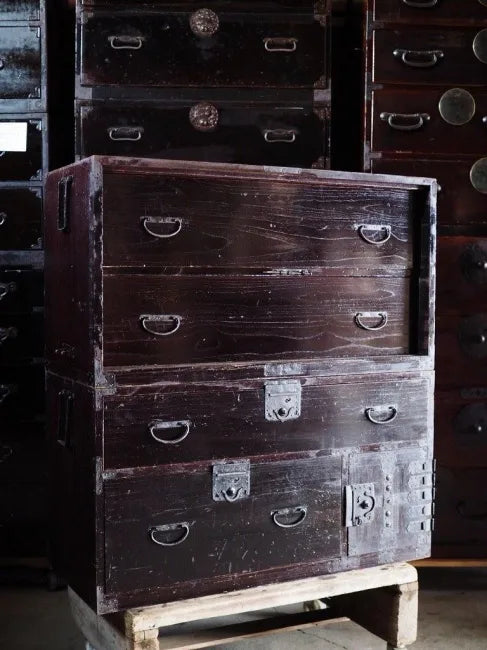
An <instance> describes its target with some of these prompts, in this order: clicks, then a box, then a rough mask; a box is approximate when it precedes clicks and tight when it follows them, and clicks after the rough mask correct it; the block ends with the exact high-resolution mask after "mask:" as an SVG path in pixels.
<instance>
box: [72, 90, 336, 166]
mask: <svg viewBox="0 0 487 650" xmlns="http://www.w3.org/2000/svg"><path fill="white" fill-rule="evenodd" d="M297 103H298V105H296V102H295V103H294V104H291V103H288V104H287V105H286V103H285V102H283V103H282V104H281V105H279V103H277V105H276V102H273V103H272V104H265V103H257V102H255V103H254V102H253V103H250V102H241V101H240V102H239V101H235V100H233V101H232V100H230V99H228V100H226V101H225V100H222V99H219V98H213V97H211V95H210V96H209V94H208V93H206V94H201V98H200V99H199V100H182V101H180V102H169V101H168V102H165V103H160V102H159V103H155V104H154V103H151V104H150V105H148V104H144V105H142V104H134V103H132V102H130V103H123V102H116V103H114V102H106V103H101V102H99V103H95V104H93V105H88V106H87V105H84V106H83V105H82V106H79V107H78V114H77V147H76V149H77V150H76V153H77V155H78V156H79V157H80V158H84V157H86V156H90V155H92V154H108V155H115V156H134V157H145V158H175V159H178V158H179V159H182V160H208V161H215V162H231V163H248V164H266V165H272V164H281V165H282V164H285V165H297V166H302V167H311V165H313V164H316V165H317V166H321V167H324V166H325V159H326V157H327V156H328V121H327V119H326V112H325V109H324V108H321V109H320V107H316V110H315V109H314V108H313V106H312V105H311V103H304V104H303V103H301V105H299V102H297Z"/></svg>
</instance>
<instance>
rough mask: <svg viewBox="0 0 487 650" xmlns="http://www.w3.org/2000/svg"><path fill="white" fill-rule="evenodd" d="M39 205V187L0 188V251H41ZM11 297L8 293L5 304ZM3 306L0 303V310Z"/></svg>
mask: <svg viewBox="0 0 487 650" xmlns="http://www.w3.org/2000/svg"><path fill="white" fill-rule="evenodd" d="M0 160H1V159H0ZM42 203H43V189H42V186H41V185H37V184H36V185H32V184H29V185H27V184H23V185H17V186H12V185H11V186H8V185H0V250H3V251H19V250H27V251H29V250H38V249H40V248H42V244H43V241H42V233H43V224H42ZM12 295H13V294H12V292H10V294H9V302H10V300H11V299H12ZM3 304H6V303H5V302H4V303H3ZM3 304H2V302H0V311H2V308H3Z"/></svg>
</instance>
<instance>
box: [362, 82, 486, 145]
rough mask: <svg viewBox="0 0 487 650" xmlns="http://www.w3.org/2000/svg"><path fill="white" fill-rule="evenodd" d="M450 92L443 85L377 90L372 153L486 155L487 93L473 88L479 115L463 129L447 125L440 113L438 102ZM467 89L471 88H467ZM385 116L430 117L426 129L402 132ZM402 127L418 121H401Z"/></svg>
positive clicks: (373, 103)
mask: <svg viewBox="0 0 487 650" xmlns="http://www.w3.org/2000/svg"><path fill="white" fill-rule="evenodd" d="M447 90H449V88H448V87H446V86H443V87H441V88H437V89H429V88H428V89H424V90H423V89H422V90H416V89H414V90H403V89H400V90H399V89H398V90H391V89H387V90H386V89H384V90H376V91H374V93H373V96H372V119H373V123H374V128H373V133H372V140H371V146H372V150H373V151H383V152H384V153H392V152H402V153H409V154H411V153H413V152H414V154H415V155H418V156H421V155H422V154H423V155H424V154H427V155H438V154H443V155H447V156H448V155H450V156H452V155H455V156H456V155H458V153H459V151H461V153H462V154H463V155H469V154H477V155H478V157H479V158H480V157H482V156H483V155H484V154H485V148H484V146H483V143H484V142H485V139H486V125H485V123H484V122H483V118H484V117H485V116H487V92H485V91H484V90H479V89H475V88H470V91H471V94H472V96H473V98H474V100H475V102H476V113H475V115H474V116H473V118H472V119H471V121H470V122H468V123H467V124H464V125H463V126H453V125H451V124H448V123H447V122H445V121H444V120H443V119H442V117H441V115H440V113H439V110H438V103H439V101H440V99H441V97H442V96H443V94H444V93H445V92H446V91H447ZM466 90H468V88H467V89H466ZM383 113H389V114H407V115H413V116H415V115H418V114H420V115H429V117H430V119H429V120H427V119H423V126H422V127H421V128H419V129H417V130H414V131H400V130H396V129H394V128H391V126H389V124H388V122H387V120H383V119H381V117H380V116H381V115H382V114H383ZM398 121H399V122H400V123H401V125H402V124H404V123H406V125H410V124H411V122H414V123H415V124H416V123H419V120H418V118H412V119H409V120H406V121H405V120H404V119H402V120H401V119H400V120H398Z"/></svg>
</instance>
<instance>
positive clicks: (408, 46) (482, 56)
mask: <svg viewBox="0 0 487 650" xmlns="http://www.w3.org/2000/svg"><path fill="white" fill-rule="evenodd" d="M367 18H368V24H367V42H368V56H367V93H366V104H367V107H366V116H367V118H366V143H365V168H366V169H370V170H371V171H373V172H378V173H391V174H416V175H425V176H433V177H435V178H437V179H438V183H439V190H440V191H439V195H438V233H439V235H440V237H439V239H438V306H437V314H438V318H437V326H436V330H437V346H436V352H437V362H436V369H437V395H436V422H435V434H436V435H435V444H436V454H435V455H436V458H437V460H438V501H437V511H436V514H437V526H436V532H435V537H434V542H435V544H434V546H435V548H434V552H435V555H438V556H440V555H441V556H443V557H445V556H446V557H455V556H457V557H458V556H460V557H475V558H477V557H481V556H484V555H485V553H486V550H487V499H486V496H485V489H483V488H482V486H483V485H484V484H485V481H486V478H487V461H486V456H485V452H486V450H487V437H486V432H487V373H486V370H487V366H486V359H487V308H486V305H485V299H486V286H487V239H486V236H487V222H486V219H485V214H486V208H487V1H486V0H461V1H457V0H414V2H413V1H412V0H368V16H367Z"/></svg>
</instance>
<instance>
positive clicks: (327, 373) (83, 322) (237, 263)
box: [45, 157, 436, 613]
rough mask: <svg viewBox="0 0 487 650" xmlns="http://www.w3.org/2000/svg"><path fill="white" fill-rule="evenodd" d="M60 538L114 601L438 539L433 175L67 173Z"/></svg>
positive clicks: (52, 190) (59, 240) (56, 465)
mask: <svg viewBox="0 0 487 650" xmlns="http://www.w3.org/2000/svg"><path fill="white" fill-rule="evenodd" d="M46 198H47V216H46V224H45V236H46V249H47V258H46V260H47V261H46V317H47V321H48V326H47V328H46V331H47V358H48V380H47V383H48V409H49V421H50V423H51V424H50V432H49V448H50V459H51V467H50V474H51V479H52V482H51V490H52V494H51V502H52V505H53V512H52V524H51V529H52V531H53V536H52V544H51V548H52V554H53V562H54V564H55V566H56V568H57V570H58V571H60V572H62V573H64V575H65V576H66V578H67V580H68V582H69V584H70V585H71V586H72V587H73V588H74V589H75V590H76V591H77V592H78V593H79V594H80V595H81V596H82V597H83V598H84V599H85V600H86V601H87V602H88V603H90V604H91V605H92V606H93V607H94V608H95V609H96V610H97V611H98V612H99V613H107V612H112V611H116V610H120V609H124V608H128V607H133V606H143V605H150V604H155V603H160V602H165V601H170V600H175V599H179V598H187V597H191V596H198V595H203V594H210V593H216V592H219V591H224V590H231V589H235V588H244V587H248V586H252V585H258V584H265V583H270V582H278V581H284V580H290V579H293V578H299V577H306V576H311V575H319V574H323V573H334V572H338V571H342V570H347V569H353V568H358V567H365V566H372V565H376V564H381V563H385V562H390V561H395V560H404V559H407V560H410V559H414V558H419V557H424V556H427V555H428V554H429V551H430V535H431V528H432V516H433V512H432V509H433V505H432V502H433V491H434V468H433V460H432V417H433V410H432V398H433V381H434V360H433V341H434V331H433V323H434V263H433V260H434V254H435V235H434V232H435V207H436V185H435V182H434V181H432V180H428V179H418V178H398V177H393V176H372V175H369V174H345V173H337V172H326V171H319V170H299V169H292V168H273V167H268V168H265V167H247V166H237V165H235V166H234V165H226V164H215V163H198V162H177V161H156V160H140V159H128V158H125V159H124V158H108V157H94V158H90V159H86V160H83V161H81V162H80V163H77V164H75V165H72V166H70V167H67V168H64V169H61V170H58V171H56V172H53V173H51V174H50V175H49V178H48V182H47V189H46Z"/></svg>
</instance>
